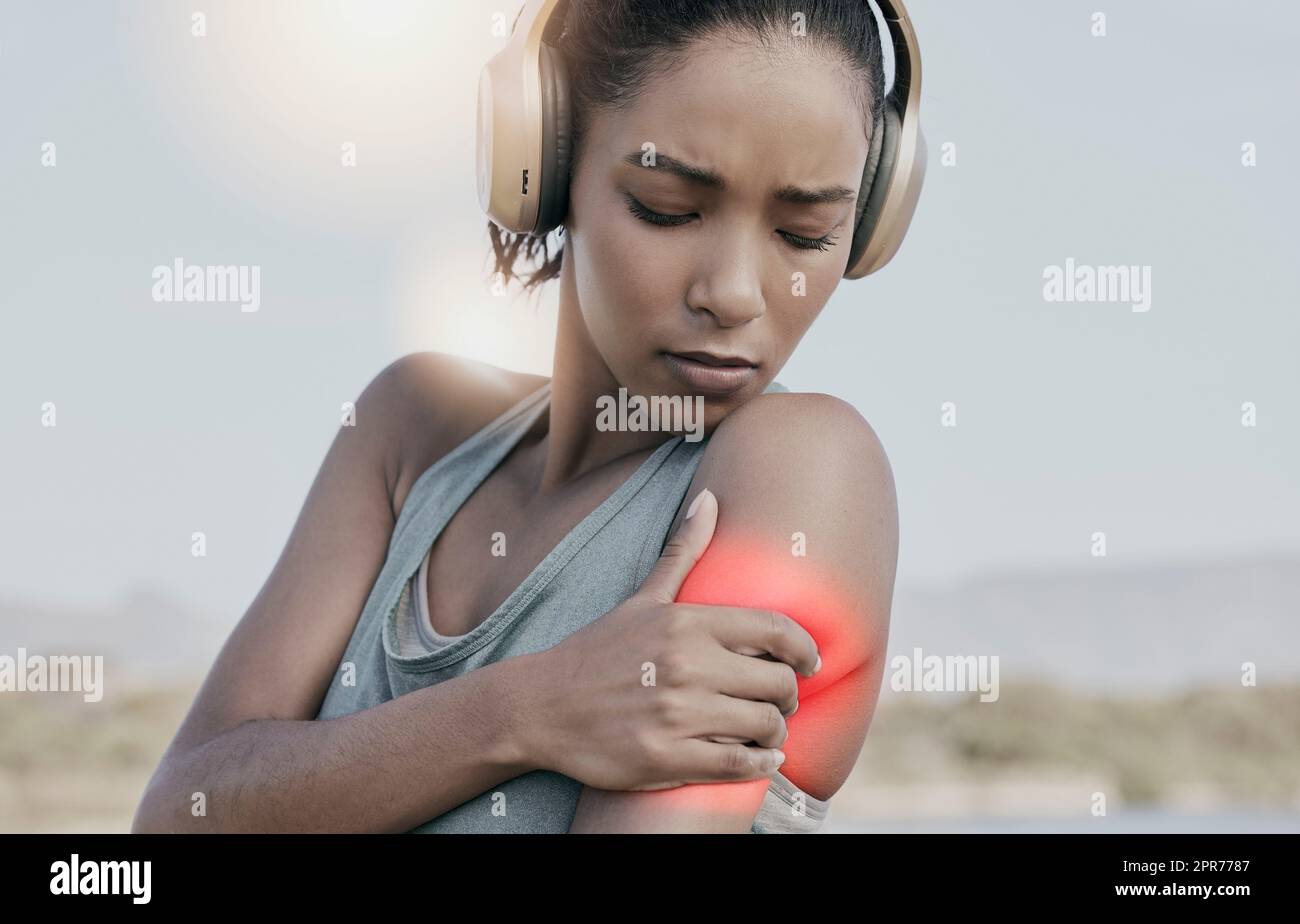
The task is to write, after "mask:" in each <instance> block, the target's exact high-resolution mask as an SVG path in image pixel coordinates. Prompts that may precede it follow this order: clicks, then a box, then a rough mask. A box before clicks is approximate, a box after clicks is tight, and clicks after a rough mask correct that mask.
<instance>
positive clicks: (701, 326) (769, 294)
mask: <svg viewBox="0 0 1300 924" xmlns="http://www.w3.org/2000/svg"><path fill="white" fill-rule="evenodd" d="M854 79H857V78H854V77H851V76H849V75H848V74H847V73H846V72H845V71H844V70H843V69H842V67H840V66H837V65H835V64H833V63H832V62H831V61H830V59H828V58H826V57H824V56H823V55H821V54H819V53H818V52H817V51H815V50H804V49H794V50H790V49H781V50H779V51H777V52H775V53H768V52H765V51H763V50H761V49H756V48H753V47H750V48H745V47H741V46H739V45H737V44H736V43H733V42H726V41H708V42H697V43H696V44H695V45H693V46H691V49H690V51H689V52H688V54H687V55H686V56H685V58H684V60H683V62H682V64H681V66H679V67H676V68H674V69H673V70H672V71H671V73H670V74H669V75H668V76H661V77H659V78H656V80H655V82H654V84H653V86H650V87H648V88H647V89H646V90H645V91H644V92H643V93H642V94H641V96H640V97H639V99H638V101H637V103H636V105H635V107H634V108H632V109H630V110H629V111H627V112H624V113H608V112H605V111H600V112H597V113H594V114H592V117H591V119H590V121H589V122H588V124H587V132H586V135H585V137H584V139H583V152H582V158H581V161H580V163H579V167H578V170H577V171H576V172H575V174H574V176H573V179H572V183H571V187H570V207H569V213H568V216H567V220H566V228H565V238H566V242H565V251H566V252H565V264H566V267H567V266H569V265H570V264H571V267H572V272H573V274H574V276H573V280H574V284H575V286H576V291H577V295H578V300H579V303H580V306H581V312H582V317H583V319H584V321H585V324H586V328H587V331H588V333H589V335H590V340H591V343H592V345H594V347H595V349H596V350H597V351H598V352H599V354H600V357H601V358H602V359H603V360H604V362H605V365H606V366H607V367H608V369H609V370H610V373H611V374H612V376H613V378H614V379H615V380H616V382H617V384H618V385H621V386H623V387H626V388H627V389H628V391H629V393H631V394H640V395H646V396H653V395H684V396H687V395H704V398H705V407H706V425H707V426H708V427H710V428H711V427H712V426H714V425H716V423H717V422H718V421H719V420H721V419H722V417H724V416H725V415H726V414H727V413H729V412H730V411H731V410H733V409H734V408H735V407H737V406H739V405H740V404H743V403H744V402H745V401H747V400H749V399H750V398H753V397H754V396H755V395H757V394H759V393H760V392H762V390H763V389H764V388H765V387H766V386H767V385H768V383H770V382H771V381H772V379H773V378H774V377H775V376H776V374H777V372H778V371H779V370H780V369H781V367H782V366H783V365H784V364H785V362H786V360H787V359H788V358H789V356H790V354H791V353H792V352H793V351H794V348H795V346H796V345H797V344H798V343H799V340H800V339H801V338H802V337H803V335H804V333H805V332H806V331H807V330H808V328H809V326H810V325H811V324H812V322H813V319H814V318H816V317H817V314H818V312H820V311H821V309H822V306H823V305H825V303H826V300H827V299H828V298H829V297H830V294H831V292H832V291H833V290H834V289H835V286H836V284H837V283H838V282H839V281H840V279H841V277H842V276H843V274H844V271H845V268H846V266H847V263H848V251H849V244H850V242H851V240H852V232H853V218H854V214H855V205H856V200H857V193H858V187H859V185H860V183H861V180H862V169H863V166H864V164H865V163H866V158H867V147H868V144H867V138H866V136H865V129H864V125H863V121H862V120H863V116H862V113H861V111H860V109H859V108H858V104H857V103H856V101H855V96H854V94H853V92H852V91H851V90H850V87H851V84H850V83H849V81H851V80H854ZM651 145H653V148H651V147H650V146H651ZM652 157H653V159H652ZM687 168H689V170H688V169H687ZM684 172H686V173H690V174H693V178H692V176H686V175H683V173H684ZM655 215H662V216H668V217H667V218H666V219H664V218H655ZM652 220H654V221H659V222H667V223H668V224H667V225H664V224H654V223H652ZM693 351H696V352H702V353H708V354H713V356H715V357H724V358H725V357H739V358H740V359H742V360H745V361H748V362H749V363H751V364H753V365H752V366H751V367H733V368H732V369H730V370H729V371H728V370H717V369H716V368H715V369H713V370H712V371H711V370H710V366H709V361H708V360H707V359H705V362H703V363H697V362H693V361H692V360H691V359H690V358H685V359H683V358H681V357H677V356H674V355H671V354H680V353H683V352H686V353H689V352H693ZM729 361H730V360H729Z"/></svg>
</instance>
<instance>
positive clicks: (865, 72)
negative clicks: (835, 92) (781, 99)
mask: <svg viewBox="0 0 1300 924" xmlns="http://www.w3.org/2000/svg"><path fill="white" fill-rule="evenodd" d="M796 14H800V15H802V16H803V20H802V21H803V23H804V27H805V34H804V36H803V37H801V38H798V39H795V36H794V33H793V31H792V30H793V24H794V23H795V21H796V20H795V18H794V17H795V15H796ZM729 32H736V33H739V34H740V37H741V38H742V39H750V38H752V39H753V41H754V42H755V43H757V44H758V45H759V46H761V47H762V48H764V49H766V50H768V51H772V50H773V49H774V48H775V47H776V40H777V39H778V38H784V37H787V36H788V37H789V38H790V39H793V40H797V41H811V42H816V43H817V44H818V46H819V47H820V48H822V49H824V50H826V51H828V52H830V53H831V54H833V55H837V56H838V57H839V59H840V60H841V61H842V62H843V64H844V66H845V71H846V74H847V76H848V77H849V78H850V86H852V87H854V88H855V91H854V92H855V96H856V102H857V104H858V106H859V108H860V109H861V111H862V115H863V124H864V126H873V125H879V121H880V108H879V106H877V104H876V103H877V101H878V100H880V99H881V98H882V97H883V96H884V92H885V72H884V62H883V58H882V50H881V42H880V33H879V28H878V26H877V23H876V17H875V14H874V13H873V12H872V9H871V7H870V6H868V4H867V0H570V3H569V8H568V10H567V12H566V14H565V20H564V31H563V32H562V34H561V35H560V37H559V40H558V41H557V43H556V45H557V47H558V48H559V49H560V50H561V52H562V53H563V55H564V58H565V61H566V63H567V64H568V72H569V77H570V81H571V82H570V101H571V106H572V116H571V121H572V124H571V126H570V135H571V139H572V141H571V150H572V164H571V167H570V173H571V175H572V174H573V173H576V171H577V167H578V160H579V159H580V158H581V156H582V149H583V145H582V138H583V135H584V134H585V130H586V121H587V119H588V118H589V114H590V113H591V112H594V111H596V110H598V109H604V110H606V111H615V112H617V111H626V110H627V109H628V108H630V107H631V106H632V105H633V103H634V102H635V101H636V99H637V97H638V95H639V93H640V92H641V90H642V89H643V88H645V87H646V86H648V85H649V84H650V83H651V81H652V80H653V79H654V77H656V76H659V75H663V74H666V73H668V72H669V71H670V70H671V69H672V68H673V66H674V65H675V64H677V63H678V62H679V61H680V59H681V56H682V55H683V54H684V53H685V51H686V46H687V45H688V44H689V43H690V42H692V41H693V40H696V39H698V38H702V37H704V36H707V35H719V36H722V35H726V34H727V33H729ZM859 88H860V89H859ZM865 204H866V199H865V197H862V198H861V199H860V201H859V202H858V214H861V210H862V207H863V206H864V205H865ZM488 235H489V238H490V239H491V242H492V250H493V254H494V257H495V262H496V268H495V270H494V271H493V275H496V274H500V275H501V277H502V279H503V280H504V282H505V283H506V284H509V282H510V280H512V279H518V280H520V281H521V282H522V283H523V288H524V290H525V291H528V290H536V289H537V288H538V287H540V286H541V285H542V284H543V283H545V282H546V281H547V280H550V279H554V278H556V277H557V276H559V274H560V267H561V266H562V265H563V257H564V248H563V236H564V226H563V225H560V226H559V227H558V228H556V229H555V230H554V231H553V232H551V234H550V235H547V236H545V237H535V236H533V235H531V234H515V233H512V232H509V231H505V230H503V229H502V228H500V227H498V226H497V224H496V223H495V222H493V221H492V220H491V219H489V220H488ZM552 236H554V238H555V249H554V252H553V253H552V252H551V246H550V245H551V238H552ZM521 253H522V255H523V257H524V258H525V260H527V261H529V262H536V260H537V257H538V256H539V255H540V256H541V258H542V262H541V265H540V266H538V267H537V268H536V269H534V270H532V271H531V272H525V273H517V272H516V271H515V263H516V261H517V260H518V259H519V257H520V255H521Z"/></svg>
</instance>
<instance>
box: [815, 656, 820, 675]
mask: <svg viewBox="0 0 1300 924" xmlns="http://www.w3.org/2000/svg"><path fill="white" fill-rule="evenodd" d="M821 669H822V656H821V655H818V656H817V663H816V664H815V665H813V673H814V674H815V673H817V672H818V671H819V670H821Z"/></svg>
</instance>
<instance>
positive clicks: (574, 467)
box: [537, 253, 673, 493]
mask: <svg viewBox="0 0 1300 924" xmlns="http://www.w3.org/2000/svg"><path fill="white" fill-rule="evenodd" d="M618 389H619V382H618V380H617V379H616V378H615V377H614V374H613V373H612V372H611V371H610V370H609V367H608V366H606V365H605V361H604V359H603V358H602V357H601V355H600V352H599V351H598V350H597V349H596V345H595V344H594V343H592V341H591V336H590V335H589V334H588V332H587V326H586V324H585V323H584V321H583V319H582V309H581V306H580V305H579V302H578V292H577V285H576V281H575V277H574V273H573V259H572V253H566V254H565V259H564V265H563V267H562V268H561V272H560V309H559V320H558V325H557V330H556V337H555V362H554V372H553V373H552V375H551V396H550V406H549V407H548V408H547V415H548V416H549V428H548V430H547V432H546V435H545V436H544V437H543V438H542V440H541V442H540V444H539V452H540V453H541V462H540V470H541V475H540V478H539V480H538V483H537V491H538V492H539V493H541V492H546V491H551V490H554V489H556V488H559V487H562V486H563V485H564V484H566V483H568V482H570V481H574V480H576V479H578V478H580V477H582V476H583V475H585V474H587V473H588V472H591V471H593V470H595V469H598V468H600V467H602V466H604V465H608V464H609V463H611V462H614V461H615V460H617V459H620V458H623V457H625V456H629V455H634V454H639V455H640V456H642V457H644V456H647V455H649V453H650V452H651V451H653V450H654V449H655V448H656V447H658V446H660V445H662V444H663V443H664V441H665V440H668V439H671V438H672V436H673V434H671V433H664V432H654V431H627V432H620V431H617V430H610V431H601V430H598V429H597V428H596V415H597V410H598V409H597V405H596V399H597V398H599V397H600V396H602V395H609V396H614V397H617V395H618Z"/></svg>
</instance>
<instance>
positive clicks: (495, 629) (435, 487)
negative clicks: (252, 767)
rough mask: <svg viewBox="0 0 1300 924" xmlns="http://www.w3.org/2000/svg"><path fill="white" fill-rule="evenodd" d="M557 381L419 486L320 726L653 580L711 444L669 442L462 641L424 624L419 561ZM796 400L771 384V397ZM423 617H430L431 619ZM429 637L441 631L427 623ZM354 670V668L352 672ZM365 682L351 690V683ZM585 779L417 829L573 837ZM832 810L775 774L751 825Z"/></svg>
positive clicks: (494, 654) (525, 642) (486, 802)
mask: <svg viewBox="0 0 1300 924" xmlns="http://www.w3.org/2000/svg"><path fill="white" fill-rule="evenodd" d="M550 388H551V383H550V382H549V381H548V382H546V384H544V385H543V386H542V387H541V388H539V389H537V390H536V391H535V392H533V393H532V394H531V395H529V396H528V397H526V398H524V399H523V400H522V401H520V402H518V403H517V404H515V405H514V406H513V407H511V408H510V409H509V410H507V411H505V412H504V413H503V414H501V415H500V416H499V417H497V419H496V420H494V421H492V422H491V423H489V424H487V426H485V427H483V428H482V429H481V430H479V431H478V432H477V433H475V434H474V435H472V436H471V437H470V438H469V439H467V440H466V441H465V442H463V443H461V444H460V445H459V446H457V447H456V448H455V449H453V450H452V451H451V452H449V453H448V454H447V455H445V456H444V457H443V458H441V459H439V460H438V461H437V462H435V463H434V464H433V465H431V466H430V467H429V468H428V469H426V470H425V471H424V472H423V473H422V474H421V475H420V477H419V478H418V479H417V480H416V482H415V484H414V485H412V487H411V491H410V493H409V495H408V496H407V498H406V500H405V502H404V504H403V506H402V511H401V514H400V515H399V516H398V519H397V523H396V525H395V526H394V528H393V534H392V538H391V539H390V541H389V544H388V557H387V559H386V560H385V562H384V565H383V567H382V569H381V570H380V572H379V577H378V578H377V579H376V580H375V584H374V587H373V588H371V591H370V595H369V597H368V598H367V600H366V604H365V606H364V608H363V609H362V611H361V616H360V618H359V619H358V621H357V624H356V627H355V628H354V629H353V632H352V637H351V638H350V639H349V641H348V646H347V650H346V651H345V652H344V655H343V662H342V663H341V664H340V669H339V670H338V671H336V672H335V675H334V680H333V681H332V682H331V684H330V687H329V689H328V690H327V691H326V694H325V699H324V701H323V702H322V704H321V708H320V711H319V713H318V714H317V716H316V717H317V718H318V719H331V718H336V717H338V716H342V715H348V714H350V713H354V712H360V711H361V710H363V709H369V708H372V707H374V706H377V705H379V704H380V703H382V702H385V701H387V700H390V699H393V698H395V697H398V696H401V695H403V694H405V693H410V692H412V691H414V690H418V689H421V688H422V687H427V686H431V685H432V684H435V683H440V682H442V681H444V680H449V679H451V678H453V677H458V676H461V675H463V674H466V673H468V672H469V671H472V670H474V669H475V668H477V667H482V666H483V665H485V664H491V663H493V662H496V661H502V660H505V659H506V658H511V657H515V656H517V655H522V654H529V653H533V652H537V651H544V650H546V649H548V648H552V647H554V646H555V645H557V644H559V643H560V642H561V641H563V640H564V639H565V638H567V637H568V636H570V635H572V634H573V633H574V632H576V631H577V630H579V629H581V628H582V627H583V626H585V625H587V624H588V623H590V622H592V621H594V620H596V619H599V618H600V617H601V616H603V615H604V614H605V613H608V612H609V611H610V610H612V609H613V608H614V607H616V606H618V604H619V603H621V602H622V601H624V600H625V599H627V598H628V597H629V596H631V595H632V593H633V592H634V591H635V590H636V589H637V588H638V587H639V586H640V585H641V582H642V581H644V580H645V578H646V576H647V575H648V574H649V573H650V570H651V568H652V567H653V566H654V564H655V561H656V560H657V559H658V558H659V555H660V554H661V553H662V551H663V546H664V543H665V541H666V540H667V538H668V530H669V528H670V527H671V525H672V521H673V519H674V518H675V517H676V515H677V511H678V508H679V507H680V506H681V504H682V502H683V500H684V499H685V496H686V492H687V490H688V489H689V487H690V483H691V478H692V477H693V476H694V474H695V470H696V469H697V468H698V467H699V463H700V461H701V459H702V458H703V455H704V449H705V447H706V446H707V445H708V439H707V438H706V439H703V440H700V441H698V442H695V443H692V442H688V441H687V440H686V439H685V438H684V437H683V436H680V435H679V436H672V437H670V438H668V439H667V440H665V442H664V443H663V444H662V445H660V446H659V447H658V448H656V449H655V450H654V452H652V453H651V454H650V456H649V458H647V459H646V460H645V461H644V462H643V463H642V464H641V466H640V467H639V468H638V469H637V470H636V471H635V472H634V473H633V474H632V475H631V477H629V478H628V479H627V480H626V481H625V482H623V484H622V485H620V486H619V487H618V488H617V489H616V490H615V491H614V493H613V494H611V495H610V496H609V497H608V498H606V499H605V501H603V502H602V503H601V504H600V505H599V506H598V507H597V508H596V509H595V510H593V511H592V512H591V513H590V514H589V515H588V516H587V517H586V518H585V519H583V520H582V521H581V522H580V523H579V524H578V525H577V526H575V527H574V528H573V529H572V530H571V531H570V532H569V533H568V535H566V536H565V537H564V538H563V539H562V540H560V542H559V544H558V545H556V546H555V548H554V549H552V550H551V551H550V553H549V554H548V555H547V556H546V557H545V558H543V559H542V561H541V562H540V563H539V564H538V565H537V567H536V568H534V569H533V571H532V573H530V574H529V575H528V576H527V577H526V578H524V581H523V583H521V584H520V585H519V586H518V587H516V588H515V589H514V591H513V592H512V593H511V594H510V596H508V597H507V598H506V599H505V601H504V602H503V603H502V604H501V605H500V606H499V607H497V609H496V610H495V611H494V612H493V613H492V614H491V615H490V616H488V617H487V618H486V619H485V620H483V622H481V623H479V624H478V625H477V626H475V627H474V628H473V629H471V630H470V631H469V632H467V633H465V634H464V635H456V636H441V637H438V636H436V635H435V636H433V638H432V641H433V644H431V643H430V640H431V639H430V636H429V634H428V633H426V632H422V631H420V628H419V626H418V625H417V622H416V621H417V619H419V618H420V608H419V606H418V603H417V601H418V596H417V592H418V587H419V582H418V580H417V579H416V578H417V574H418V573H419V572H420V566H421V563H422V562H423V561H425V560H426V559H427V557H428V555H429V550H430V549H431V548H432V546H433V543H434V540H436V539H437V537H438V534H439V533H440V532H441V531H442V529H443V527H445V526H446V525H447V523H448V522H450V520H451V518H452V516H453V515H454V514H455V512H456V511H457V510H458V509H460V507H461V505H462V504H464V503H465V501H466V500H467V499H468V498H469V496H470V495H471V494H472V493H473V492H474V491H475V489H476V488H477V487H478V486H479V485H480V484H481V483H482V482H483V481H484V480H485V479H486V478H487V476H488V475H489V474H490V473H491V472H492V471H493V470H494V469H495V468H496V467H497V465H499V464H500V462H501V461H502V460H503V459H504V458H505V457H506V455H507V454H509V452H510V450H511V449H512V448H513V447H514V446H515V444H516V443H517V442H518V441H519V440H520V439H522V438H523V436H524V434H525V433H527V432H528V430H529V429H530V428H531V427H532V425H533V424H534V422H535V421H536V420H537V419H538V418H539V417H540V415H542V414H544V413H546V410H547V408H548V407H549V404H550ZM766 390H767V391H769V392H772V391H787V390H788V389H786V388H785V386H783V385H781V384H780V383H778V382H773V383H772V384H771V385H769V386H768V387H767V389H766ZM425 618H427V616H426V617H425ZM430 628H432V627H430ZM349 664H351V665H352V666H353V668H354V672H345V671H344V670H343V667H345V666H347V665H349ZM348 677H352V678H353V679H354V680H355V682H354V683H349V684H347V685H345V684H344V680H345V678H348ZM582 786H583V784H582V783H581V782H580V781H578V780H575V779H573V778H572V777H569V776H565V775H564V774H561V773H555V772H553V771H550V770H534V771H531V772H529V773H525V774H523V775H521V776H517V777H515V778H514V779H511V780H506V781H504V782H502V783H500V784H498V785H496V786H493V787H491V788H490V789H489V790H487V791H485V792H483V793H481V794H480V795H479V796H477V797H476V798H474V799H471V800H469V801H468V802H465V803H462V804H461V805H458V806H456V807H455V808H453V809H451V810H450V811H447V812H444V813H443V814H441V815H439V816H438V817H436V818H432V819H430V820H429V821H427V822H425V823H424V824H422V825H420V826H419V827H417V828H415V829H414V831H413V832H412V833H420V834H425V833H430V834H431V833H511V834H513V833H563V832H566V831H568V829H569V824H570V822H571V821H572V820H573V814H574V811H575V809H576V808H577V803H578V796H579V794H580V793H581V791H582ZM828 807H829V802H828V801H825V800H819V799H815V798H813V797H812V796H811V795H809V794H808V793H806V792H803V791H802V790H800V789H799V788H798V787H797V786H795V785H794V784H793V783H792V782H790V780H789V779H787V778H786V777H785V776H784V775H783V774H781V773H780V772H777V773H776V774H774V775H773V777H772V782H771V784H770V785H769V787H768V791H767V793H766V795H765V797H764V800H763V804H762V807H761V808H760V809H759V812H758V815H757V816H756V818H755V820H754V824H753V826H752V827H751V829H750V830H751V832H752V833H755V834H768V833H795V832H809V833H810V832H813V831H816V830H817V829H818V828H820V827H821V824H822V822H823V821H824V820H825V817H826V812H827V809H828Z"/></svg>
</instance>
